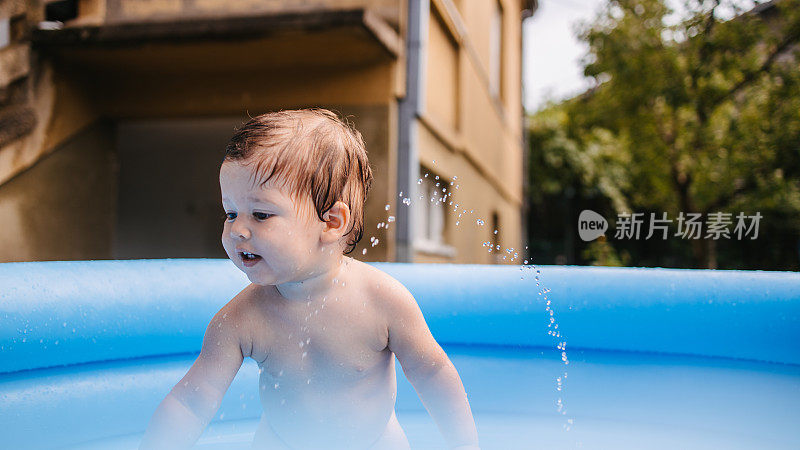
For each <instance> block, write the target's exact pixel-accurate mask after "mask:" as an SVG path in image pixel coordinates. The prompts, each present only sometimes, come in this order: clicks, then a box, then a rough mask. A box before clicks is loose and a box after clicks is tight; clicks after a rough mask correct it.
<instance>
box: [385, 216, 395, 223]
mask: <svg viewBox="0 0 800 450" xmlns="http://www.w3.org/2000/svg"><path fill="white" fill-rule="evenodd" d="M386 220H387V221H389V223H391V222H394V216H389V217H388V218H387V219H386Z"/></svg>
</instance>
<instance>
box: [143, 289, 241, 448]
mask: <svg viewBox="0 0 800 450" xmlns="http://www.w3.org/2000/svg"><path fill="white" fill-rule="evenodd" d="M231 303H233V302H231ZM231 303H229V304H228V305H226V306H225V307H223V308H222V309H221V310H220V311H219V312H218V313H217V314H216V315H215V316H214V318H213V319H211V323H209V324H208V327H207V328H206V333H205V336H204V337H203V346H202V349H201V350H200V356H198V357H197V359H196V360H195V362H194V364H192V367H191V368H190V369H189V371H188V372H187V373H186V375H185V376H184V377H183V378H182V379H181V381H179V382H178V384H176V385H175V386H174V387H173V388H172V390H171V391H170V393H169V394H168V395H167V396H166V398H164V400H163V401H162V402H161V404H160V405H159V406H158V409H156V412H155V413H154V414H153V417H152V418H151V419H150V424H149V425H148V427H147V431H146V432H145V435H144V438H143V440H142V443H141V444H140V446H139V448H140V449H151V448H152V449H162V448H163V449H179V448H190V447H192V446H193V445H194V443H195V441H197V439H198V438H199V437H200V435H201V434H202V433H203V430H204V429H205V427H206V426H207V425H208V423H209V422H210V421H211V419H212V418H213V417H214V414H215V413H216V412H217V409H219V406H220V403H221V401H222V397H223V395H225V392H226V391H227V390H228V387H229V386H230V384H231V381H233V378H234V376H236V372H238V371H239V368H240V367H241V365H242V361H243V359H244V356H243V352H242V345H241V339H240V338H239V336H238V335H237V333H236V332H235V330H236V328H235V325H236V323H238V322H237V320H238V317H237V316H238V315H237V314H236V313H235V309H234V308H232V307H231ZM236 331H238V330H236Z"/></svg>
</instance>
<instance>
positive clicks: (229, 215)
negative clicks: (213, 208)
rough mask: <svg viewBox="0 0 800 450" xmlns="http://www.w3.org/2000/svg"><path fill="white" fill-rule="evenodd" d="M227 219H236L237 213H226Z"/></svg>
mask: <svg viewBox="0 0 800 450" xmlns="http://www.w3.org/2000/svg"><path fill="white" fill-rule="evenodd" d="M225 219H226V220H234V219H236V213H225Z"/></svg>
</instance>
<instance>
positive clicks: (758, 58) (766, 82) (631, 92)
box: [531, 0, 800, 268]
mask: <svg viewBox="0 0 800 450" xmlns="http://www.w3.org/2000/svg"><path fill="white" fill-rule="evenodd" d="M739 3H740V2H733V1H723V0H709V1H703V0H700V1H697V0H689V1H685V2H684V3H683V5H682V8H681V11H680V12H679V13H676V12H674V11H672V10H671V9H670V8H669V7H668V6H667V5H666V4H665V2H664V0H613V1H609V3H608V4H607V5H606V7H605V8H604V9H603V11H602V13H601V14H600V15H599V16H598V17H597V18H596V20H595V21H593V22H592V23H590V24H588V25H586V26H585V27H584V29H583V30H582V32H581V38H582V39H583V40H584V41H585V42H586V43H587V44H588V46H589V54H588V57H587V58H586V61H585V74H586V75H587V76H589V77H592V78H594V79H595V80H596V87H595V88H593V89H592V90H590V91H589V92H587V93H585V94H583V95H581V96H579V97H577V98H575V99H572V100H569V101H567V102H564V103H563V104H561V105H556V106H551V107H550V108H549V110H546V111H543V112H540V113H539V114H537V116H535V117H534V120H533V123H534V126H533V127H532V131H531V132H532V136H534V138H533V139H531V141H532V143H533V147H532V148H533V154H536V153H537V152H545V153H547V154H548V155H549V156H547V157H544V158H540V159H544V160H546V159H547V158H553V157H557V158H563V159H565V160H568V161H572V162H575V163H571V164H570V166H569V167H571V168H572V169H574V170H573V172H574V174H576V175H575V176H579V177H580V178H581V179H582V181H583V183H584V186H591V185H592V184H591V183H597V186H599V189H600V190H601V191H602V193H603V194H604V195H605V196H606V197H607V198H608V199H610V201H611V204H612V205H613V206H614V209H616V210H617V212H622V211H623V210H628V211H630V210H635V211H639V210H650V211H666V212H668V213H670V217H673V218H674V217H675V216H676V215H677V214H678V212H684V213H701V214H702V215H703V217H704V218H705V217H707V215H708V214H709V213H712V212H718V211H719V212H727V213H732V214H734V215H735V213H736V212H738V211H744V212H748V213H755V212H756V211H758V212H760V213H761V214H762V215H763V216H764V219H763V220H762V227H763V226H765V225H766V224H767V222H769V221H774V222H772V223H771V224H770V225H769V226H772V227H773V228H774V229H776V230H777V231H776V232H777V233H778V234H777V235H775V236H772V237H773V238H774V237H776V236H778V235H779V236H781V237H782V238H786V239H789V240H793V242H790V246H791V248H792V249H793V250H789V251H790V252H791V251H793V252H794V253H795V259H796V252H797V246H798V239H800V236H798V230H800V112H799V111H800V69H799V68H798V61H800V52H798V41H799V40H800V0H782V1H777V0H776V1H774V2H770V3H769V4H762V5H758V6H756V8H754V9H752V10H750V11H748V12H743V11H742V10H741V8H740V5H739ZM554 117H555V118H557V119H558V120H560V121H561V123H560V124H559V125H558V126H554V125H553V122H554V121H555V120H556V119H554ZM543 130H549V131H547V132H546V133H543ZM548 133H549V134H548ZM536 145H538V146H539V147H538V148H537V147H536ZM535 161H536V158H533V161H532V162H535ZM542 170H546V167H545V168H542V169H540V170H539V171H540V172H541V171H542ZM533 176H534V178H533V179H532V183H533V184H534V185H535V186H537V189H539V187H538V183H539V182H540V181H542V180H545V181H546V180H547V178H548V177H547V176H542V174H541V173H539V174H538V176H539V177H540V178H539V180H537V178H536V176H537V174H536V173H534V174H533ZM562 178H563V177H562ZM543 189H550V190H552V189H553V188H552V186H551V187H543ZM763 232H764V231H763V229H762V235H761V236H760V237H759V240H763V239H764V237H763ZM704 234H705V232H704ZM762 242H763V241H762ZM717 243H718V241H715V240H712V239H702V240H693V241H691V246H692V248H691V250H692V255H693V258H694V262H695V264H694V265H695V266H700V267H710V268H715V267H717V266H718V257H717V254H718V251H717V250H718V249H717ZM782 244H783V243H780V242H778V243H775V242H773V243H771V245H778V246H781V245H782Z"/></svg>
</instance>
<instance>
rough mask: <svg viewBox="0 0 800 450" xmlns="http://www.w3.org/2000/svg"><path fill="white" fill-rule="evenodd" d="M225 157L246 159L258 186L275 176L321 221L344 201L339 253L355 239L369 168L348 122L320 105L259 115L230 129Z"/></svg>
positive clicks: (361, 226)
mask: <svg viewBox="0 0 800 450" xmlns="http://www.w3.org/2000/svg"><path fill="white" fill-rule="evenodd" d="M226 161H235V162H239V163H242V164H245V165H251V164H252V165H253V166H254V170H253V171H252V177H253V181H254V182H258V183H260V186H263V185H264V184H266V183H267V182H268V181H269V180H270V179H273V178H274V177H277V179H279V180H280V181H281V182H282V183H283V187H285V188H286V189H288V191H289V192H290V193H291V194H292V195H293V196H294V197H295V200H298V199H301V198H302V196H303V195H308V196H309V197H310V198H311V200H312V201H313V203H314V208H315V210H316V212H317V216H318V217H319V220H321V221H324V220H325V219H324V218H323V215H324V214H325V213H326V212H327V211H328V210H330V209H331V207H333V205H334V203H336V202H337V201H342V202H344V203H345V204H347V206H348V207H349V208H350V216H351V224H350V229H349V230H348V231H347V233H346V234H345V236H346V238H347V240H346V244H347V247H346V251H345V253H350V252H352V251H353V249H355V246H356V244H357V243H358V241H360V240H361V237H362V235H363V232H364V203H365V202H366V199H367V194H368V193H369V189H370V187H371V185H372V169H370V167H369V160H368V159H367V150H366V147H365V145H364V139H363V138H362V136H361V133H359V132H358V130H356V129H355V128H354V127H353V125H351V124H350V122H349V121H346V120H342V119H340V118H339V116H337V115H336V114H335V113H333V112H331V111H329V110H327V109H321V108H313V109H298V110H289V111H278V112H271V113H267V114H262V115H260V116H257V117H254V118H252V119H250V121H249V122H247V123H246V124H244V125H243V126H242V127H241V128H239V129H238V130H236V132H235V134H234V135H233V137H232V138H231V140H230V142H228V145H227V146H226V148H225V157H224V158H223V161H222V162H223V163H225V162H226ZM298 203H299V202H298Z"/></svg>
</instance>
